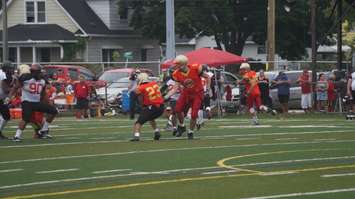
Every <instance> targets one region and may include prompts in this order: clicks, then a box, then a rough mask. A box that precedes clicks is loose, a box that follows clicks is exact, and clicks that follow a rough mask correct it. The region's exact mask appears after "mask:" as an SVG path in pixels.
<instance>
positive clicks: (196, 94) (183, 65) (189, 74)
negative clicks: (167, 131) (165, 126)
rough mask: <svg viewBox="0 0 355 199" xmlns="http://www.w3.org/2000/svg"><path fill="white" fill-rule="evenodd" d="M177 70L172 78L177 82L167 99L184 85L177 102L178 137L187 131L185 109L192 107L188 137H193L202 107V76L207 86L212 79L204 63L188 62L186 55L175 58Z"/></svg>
mask: <svg viewBox="0 0 355 199" xmlns="http://www.w3.org/2000/svg"><path fill="white" fill-rule="evenodd" d="M174 68H175V71H174V73H173V75H172V79H173V80H174V81H176V82H177V84H176V85H175V86H174V89H172V90H171V91H169V93H168V94H167V95H166V96H165V98H166V99H168V98H170V96H171V95H173V94H174V93H175V92H176V90H177V89H178V88H179V87H181V86H182V90H181V94H180V96H179V99H178V100H177V102H176V107H175V111H176V113H177V116H178V120H179V124H178V133H177V134H176V136H177V137H180V136H181V135H182V134H183V133H184V132H185V131H186V127H185V124H184V111H186V110H188V109H189V108H190V107H191V120H190V129H189V131H188V134H187V136H188V139H193V132H194V129H195V126H196V119H197V116H198V111H199V109H200V107H201V103H202V101H203V94H204V90H203V85H202V81H201V77H204V78H206V85H207V88H208V89H209V88H210V85H211V79H210V77H209V76H208V75H207V74H206V73H205V72H204V70H203V67H202V65H200V64H188V58H187V57H186V56H184V55H178V56H177V57H176V58H175V59H174Z"/></svg>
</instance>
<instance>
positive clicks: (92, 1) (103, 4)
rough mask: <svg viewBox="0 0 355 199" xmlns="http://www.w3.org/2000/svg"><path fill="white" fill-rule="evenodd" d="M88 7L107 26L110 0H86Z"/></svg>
mask: <svg viewBox="0 0 355 199" xmlns="http://www.w3.org/2000/svg"><path fill="white" fill-rule="evenodd" d="M87 3H88V5H89V6H90V8H91V9H92V10H93V11H94V12H95V13H96V14H97V16H99V18H100V19H101V20H102V21H103V22H104V23H105V25H106V26H107V27H109V26H110V0H88V1H87Z"/></svg>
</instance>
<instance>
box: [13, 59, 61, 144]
mask: <svg viewBox="0 0 355 199" xmlns="http://www.w3.org/2000/svg"><path fill="white" fill-rule="evenodd" d="M41 68H42V67H41V65H39V64H32V65H31V68H30V72H31V73H30V74H24V75H22V76H20V77H19V82H18V84H19V85H18V87H19V88H21V101H22V103H21V107H22V120H21V121H20V123H19V125H18V129H17V130H16V134H15V136H14V137H13V141H14V142H20V141H21V135H22V131H23V130H24V129H25V128H26V125H27V124H28V123H30V120H31V116H32V113H33V112H34V111H36V112H42V113H47V118H46V121H45V122H44V124H43V126H42V129H41V130H40V131H39V132H40V134H41V135H45V136H46V137H51V136H49V134H48V132H49V128H48V126H49V123H51V122H52V121H53V119H54V118H55V116H56V115H57V113H58V111H57V109H56V108H55V107H54V106H52V105H50V104H48V103H44V102H41V99H43V98H45V97H46V90H45V86H46V81H45V80H44V79H43V77H42V73H41Z"/></svg>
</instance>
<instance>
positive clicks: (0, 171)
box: [0, 169, 23, 173]
mask: <svg viewBox="0 0 355 199" xmlns="http://www.w3.org/2000/svg"><path fill="white" fill-rule="evenodd" d="M16 171H23V169H5V170H0V173H10V172H16Z"/></svg>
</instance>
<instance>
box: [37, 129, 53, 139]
mask: <svg viewBox="0 0 355 199" xmlns="http://www.w3.org/2000/svg"><path fill="white" fill-rule="evenodd" d="M39 134H40V135H41V138H42V139H51V138H53V136H51V135H49V130H47V131H39Z"/></svg>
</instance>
